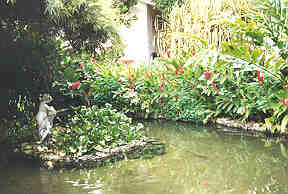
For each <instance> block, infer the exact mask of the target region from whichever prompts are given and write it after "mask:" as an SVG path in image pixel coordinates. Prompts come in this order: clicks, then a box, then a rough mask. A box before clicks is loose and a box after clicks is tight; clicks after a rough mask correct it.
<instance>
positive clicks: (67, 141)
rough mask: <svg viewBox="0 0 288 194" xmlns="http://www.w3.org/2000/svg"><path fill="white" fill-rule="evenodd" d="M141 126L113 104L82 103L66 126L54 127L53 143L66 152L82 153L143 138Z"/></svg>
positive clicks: (70, 153)
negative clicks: (95, 104) (101, 106)
mask: <svg viewBox="0 0 288 194" xmlns="http://www.w3.org/2000/svg"><path fill="white" fill-rule="evenodd" d="M142 128H143V126H142V124H138V125H136V126H133V125H132V120H131V119H130V118H128V117H127V116H126V115H125V114H124V113H122V112H118V111H117V110H116V109H113V108H112V106H111V105H110V104H106V105H105V107H103V108H98V107H97V106H91V107H81V109H80V110H79V111H77V113H76V114H75V115H74V116H73V117H72V118H71V119H70V121H69V122H67V123H66V126H65V127H56V128H54V130H53V131H52V140H53V141H51V142H50V143H51V144H52V146H55V147H56V148H58V149H61V150H62V151H63V152H64V153H65V154H69V155H72V156H81V155H83V154H85V153H90V152H93V151H94V152H95V151H105V150H107V151H108V150H109V149H111V148H113V147H116V146H119V145H122V144H127V143H129V142H131V141H135V140H141V139H143V136H142V135H141V129H142Z"/></svg>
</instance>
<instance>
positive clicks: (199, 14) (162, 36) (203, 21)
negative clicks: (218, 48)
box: [155, 0, 251, 56]
mask: <svg viewBox="0 0 288 194" xmlns="http://www.w3.org/2000/svg"><path fill="white" fill-rule="evenodd" d="M250 7H251V4H250V1H249V0H241V1H230V0H217V1H212V0H204V1H203V0H202V1H200V0H186V1H183V2H182V3H179V4H177V3H176V4H174V5H173V7H172V8H171V12H164V13H163V15H162V16H161V18H162V19H161V18H160V19H159V20H156V24H155V26H156V30H157V40H156V43H157V47H158V49H159V52H160V53H161V54H162V55H163V54H164V53H166V52H167V51H169V52H170V54H171V56H172V55H174V56H175V55H180V56H185V55H191V53H195V51H198V49H199V48H202V47H203V44H202V43H201V42H203V41H202V40H204V41H206V42H207V43H208V44H209V45H220V44H221V42H222V41H226V40H229V39H230V37H231V32H230V31H229V30H228V28H227V27H226V26H225V25H222V24H221V23H219V22H218V19H220V18H222V17H228V16H231V15H233V16H240V17H243V18H245V14H246V13H247V12H248V10H249V8H250Z"/></svg>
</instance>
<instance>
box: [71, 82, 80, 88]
mask: <svg viewBox="0 0 288 194" xmlns="http://www.w3.org/2000/svg"><path fill="white" fill-rule="evenodd" d="M79 86H80V80H78V81H77V82H74V83H72V90H76V89H77V88H78V87H79Z"/></svg>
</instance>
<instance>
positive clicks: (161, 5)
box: [153, 0, 183, 11]
mask: <svg viewBox="0 0 288 194" xmlns="http://www.w3.org/2000/svg"><path fill="white" fill-rule="evenodd" d="M153 1H154V2H155V3H156V8H158V9H160V10H162V11H163V10H167V9H169V8H171V7H173V5H174V4H176V3H179V4H182V3H183V0H153Z"/></svg>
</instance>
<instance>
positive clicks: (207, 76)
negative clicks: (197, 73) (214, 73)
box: [203, 72, 211, 80]
mask: <svg viewBox="0 0 288 194" xmlns="http://www.w3.org/2000/svg"><path fill="white" fill-rule="evenodd" d="M203 74H204V77H205V79H207V80H208V79H210V78H211V73H210V72H204V73H203Z"/></svg>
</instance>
